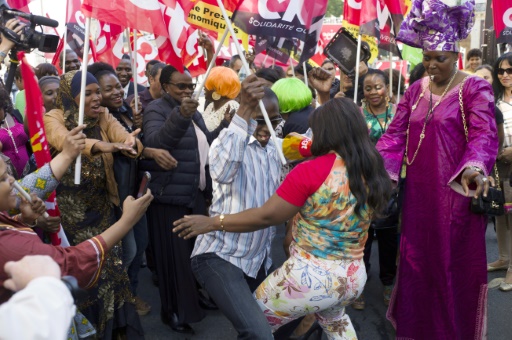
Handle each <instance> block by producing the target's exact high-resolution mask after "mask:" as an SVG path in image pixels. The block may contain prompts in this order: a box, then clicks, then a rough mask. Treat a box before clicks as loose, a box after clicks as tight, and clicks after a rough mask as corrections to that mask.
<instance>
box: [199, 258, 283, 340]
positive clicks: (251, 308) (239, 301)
mask: <svg viewBox="0 0 512 340" xmlns="http://www.w3.org/2000/svg"><path fill="white" fill-rule="evenodd" d="M192 271H193V272H194V275H195V277H196V279H197V281H198V282H199V284H200V285H201V286H202V287H203V288H204V289H205V290H206V291H207V292H208V295H210V297H211V298H212V299H213V301H215V303H216V304H217V306H218V307H219V309H220V310H221V311H222V313H224V315H225V316H226V317H227V318H228V319H229V321H231V323H232V324H233V326H234V327H235V329H236V330H237V332H238V339H251V340H252V339H269V340H271V339H274V338H273V336H272V331H271V329H270V326H269V324H268V322H267V319H266V318H265V316H264V315H263V312H262V310H261V309H260V307H259V306H258V303H257V302H256V300H255V299H254V297H253V295H252V293H253V291H254V290H255V289H256V288H257V287H258V286H259V284H260V283H261V282H262V281H263V280H264V279H265V277H266V274H265V268H264V265H262V267H261V269H260V271H259V272H258V276H257V277H256V279H253V278H251V277H248V276H247V275H245V274H244V272H243V271H242V270H241V269H240V268H238V267H236V266H235V265H233V264H231V263H229V262H228V261H226V260H223V259H221V258H220V257H218V256H217V255H216V254H214V253H207V254H201V255H197V256H194V257H193V258H192Z"/></svg>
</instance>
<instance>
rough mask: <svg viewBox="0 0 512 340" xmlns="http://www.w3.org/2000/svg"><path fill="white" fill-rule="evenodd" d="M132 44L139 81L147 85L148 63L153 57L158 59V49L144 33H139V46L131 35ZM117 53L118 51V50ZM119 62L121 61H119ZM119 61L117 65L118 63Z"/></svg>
mask: <svg viewBox="0 0 512 340" xmlns="http://www.w3.org/2000/svg"><path fill="white" fill-rule="evenodd" d="M130 45H131V46H132V49H133V51H134V52H136V53H135V61H136V64H135V65H136V69H137V83H138V84H141V85H146V84H147V81H148V78H147V77H146V63H147V62H148V61H150V60H152V59H157V57H158V49H157V48H156V47H155V44H153V43H152V42H150V41H149V40H147V38H146V37H145V36H143V35H137V47H136V48H135V47H134V44H133V34H131V35H130ZM116 53H117V52H116ZM117 63H119V62H117ZM117 63H116V64H115V65H117Z"/></svg>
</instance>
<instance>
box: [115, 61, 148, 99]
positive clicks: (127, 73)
mask: <svg viewBox="0 0 512 340" xmlns="http://www.w3.org/2000/svg"><path fill="white" fill-rule="evenodd" d="M116 74H117V78H119V82H120V83H121V86H122V87H123V88H124V98H123V99H126V98H127V97H128V96H130V95H132V94H133V93H134V87H133V86H134V83H133V81H131V79H132V75H133V74H132V63H131V60H130V56H129V55H128V54H123V57H122V59H121V61H120V62H119V64H117V67H116ZM145 89H146V88H145V87H144V86H143V85H140V84H137V92H138V93H141V92H142V91H144V90H145Z"/></svg>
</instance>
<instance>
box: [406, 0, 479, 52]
mask: <svg viewBox="0 0 512 340" xmlns="http://www.w3.org/2000/svg"><path fill="white" fill-rule="evenodd" d="M458 1H461V3H462V4H461V5H458V6H453V5H452V4H451V3H452V2H453V1H449V0H413V1H412V6H411V11H410V12H409V14H408V16H407V17H406V18H405V19H404V21H403V22H402V25H401V26H400V32H398V35H397V40H400V41H401V42H403V43H404V44H407V45H409V46H412V47H419V48H421V49H423V50H424V51H447V52H458V51H459V46H458V42H459V40H462V39H464V38H466V37H467V36H468V35H469V33H470V32H471V28H472V27H473V19H474V17H475V13H474V8H475V0H458ZM448 3H450V4H448Z"/></svg>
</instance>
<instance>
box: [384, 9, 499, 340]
mask: <svg viewBox="0 0 512 340" xmlns="http://www.w3.org/2000/svg"><path fill="white" fill-rule="evenodd" d="M463 2H464V1H463ZM473 7H474V0H470V1H468V2H465V3H464V4H463V5H461V6H456V7H449V6H447V5H445V4H443V3H442V2H440V1H439V0H424V1H422V0H414V1H413V5H412V10H411V12H410V14H409V16H408V18H407V19H406V20H405V21H404V23H403V24H402V27H401V30H400V33H399V35H398V37H399V39H400V40H401V41H402V42H404V43H406V44H408V45H411V46H414V47H421V48H423V65H424V66H425V68H426V70H427V72H428V74H429V77H425V78H423V79H422V80H421V81H418V82H416V83H414V84H413V85H412V86H411V87H410V88H409V89H408V91H407V92H406V93H405V95H404V97H403V99H402V101H401V103H400V104H399V106H398V110H397V113H396V115H395V118H394V120H393V122H392V123H391V125H390V127H389V128H388V130H387V132H386V134H384V136H382V137H381V139H380V140H379V142H378V144H377V149H378V150H379V151H380V153H381V154H382V156H383V158H384V163H385V166H386V169H387V170H388V173H389V174H390V176H391V178H392V179H393V180H395V181H396V180H398V179H399V174H400V169H401V165H402V164H403V163H405V167H404V168H405V187H404V190H403V194H404V200H403V205H402V224H401V233H402V234H401V240H400V259H399V267H398V276H397V282H396V286H395V289H394V291H393V295H392V298H391V304H390V307H389V310H388V318H389V319H390V320H391V322H392V323H393V325H394V326H395V327H396V338H397V339H408V340H411V339H415V340H420V339H429V340H430V339H436V340H440V339H482V338H484V337H485V336H486V334H485V332H486V309H487V308H486V306H487V273H486V251H485V229H486V220H487V219H486V216H484V215H477V214H474V213H472V212H471V210H470V201H471V197H473V196H477V195H479V194H480V193H481V192H486V191H487V189H488V187H489V182H488V181H487V178H486V176H487V175H489V173H491V171H492V167H493V164H494V162H495V159H496V156H497V151H498V136H497V132H496V122H495V119H494V97H493V92H492V88H491V86H490V85H489V83H488V82H486V81H485V80H483V79H480V78H477V77H469V78H467V76H468V75H467V74H465V73H463V72H460V71H458V69H457V59H458V53H457V52H458V49H457V41H458V40H460V39H463V38H465V37H466V36H467V34H468V33H469V31H470V29H471V26H472V20H473V16H474V15H473ZM460 18H464V19H460ZM461 87H462V105H463V108H464V116H463V115H462V112H461V104H460V102H459V89H460V88H461ZM465 126H467V130H466V128H465ZM466 134H467V137H466ZM404 155H405V156H404ZM402 169H403V168H402ZM403 175H404V172H402V177H403Z"/></svg>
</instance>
